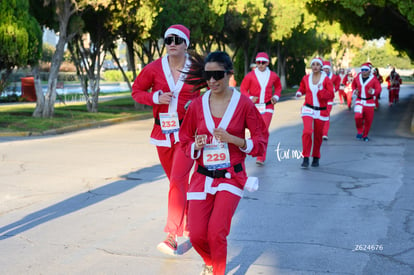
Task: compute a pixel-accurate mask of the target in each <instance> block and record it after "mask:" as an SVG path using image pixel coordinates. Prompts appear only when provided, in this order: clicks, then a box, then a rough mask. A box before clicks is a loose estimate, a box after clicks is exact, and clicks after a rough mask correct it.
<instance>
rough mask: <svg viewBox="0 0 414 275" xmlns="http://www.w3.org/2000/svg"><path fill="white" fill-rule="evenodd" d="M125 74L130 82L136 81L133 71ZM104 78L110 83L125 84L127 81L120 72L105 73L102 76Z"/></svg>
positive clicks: (110, 71) (109, 71)
mask: <svg viewBox="0 0 414 275" xmlns="http://www.w3.org/2000/svg"><path fill="white" fill-rule="evenodd" d="M125 74H126V75H127V77H128V79H129V80H130V81H134V79H133V74H132V72H131V71H128V72H125ZM102 78H103V79H104V80H105V81H109V82H124V81H125V80H124V77H123V75H122V73H121V71H120V70H108V71H105V72H104V73H103V75H102Z"/></svg>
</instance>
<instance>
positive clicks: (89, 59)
mask: <svg viewBox="0 0 414 275" xmlns="http://www.w3.org/2000/svg"><path fill="white" fill-rule="evenodd" d="M75 18H77V19H78V21H79V24H77V25H78V29H80V30H81V31H80V32H79V33H78V34H77V35H75V37H74V38H73V39H72V40H71V41H70V42H69V44H68V45H69V50H70V52H71V54H72V60H73V61H74V63H75V66H76V71H77V74H78V77H79V80H80V83H81V87H82V92H83V95H84V96H85V99H86V108H87V110H88V111H89V112H98V99H99V92H100V87H99V83H100V78H101V77H100V75H101V68H102V65H103V62H104V60H105V53H106V50H108V48H110V47H111V46H112V44H113V39H114V37H112V36H111V33H110V32H109V29H108V27H109V26H110V25H111V22H110V19H111V17H110V14H109V10H108V9H107V8H106V6H104V5H102V4H101V5H97V6H87V7H86V8H85V9H84V11H83V12H82V15H81V16H80V17H75ZM75 18H74V19H75ZM73 21H75V20H73ZM72 24H74V22H72Z"/></svg>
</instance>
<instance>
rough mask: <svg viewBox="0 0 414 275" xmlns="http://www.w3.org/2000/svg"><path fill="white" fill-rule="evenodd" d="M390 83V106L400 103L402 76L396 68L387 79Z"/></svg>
mask: <svg viewBox="0 0 414 275" xmlns="http://www.w3.org/2000/svg"><path fill="white" fill-rule="evenodd" d="M385 81H387V83H388V99H389V106H392V104H395V103H398V100H399V98H400V85H401V84H402V80H401V77H400V75H399V74H398V73H397V72H396V71H395V68H392V71H391V73H390V75H389V76H387V78H386V79H385Z"/></svg>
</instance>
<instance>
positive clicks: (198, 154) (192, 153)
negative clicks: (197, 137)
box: [191, 142, 201, 159]
mask: <svg viewBox="0 0 414 275" xmlns="http://www.w3.org/2000/svg"><path fill="white" fill-rule="evenodd" d="M196 153H197V155H196ZM200 155H201V150H196V149H195V142H193V143H192V144H191V158H192V159H198V158H199V157H200Z"/></svg>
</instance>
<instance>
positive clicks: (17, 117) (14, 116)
mask: <svg viewBox="0 0 414 275" xmlns="http://www.w3.org/2000/svg"><path fill="white" fill-rule="evenodd" d="M292 92H296V89H286V90H283V91H282V94H283V95H285V94H289V93H292ZM130 94H131V93H130V92H123V93H107V94H101V96H103V95H105V96H111V95H112V96H113V95H116V96H120V97H118V98H115V99H111V100H108V101H103V102H100V103H99V105H98V112H97V113H89V112H88V111H87V110H86V105H85V103H82V102H81V103H79V102H78V103H69V102H68V103H66V104H63V103H61V102H60V101H59V100H56V104H55V114H54V117H53V118H49V119H43V118H34V117H32V115H33V111H34V109H35V106H36V105H35V103H21V104H20V103H19V104H12V105H4V106H2V105H1V104H0V133H11V134H12V133H17V132H39V133H40V132H44V131H48V130H54V129H59V128H63V127H68V126H73V125H81V124H85V123H94V122H99V121H103V120H107V119H115V118H127V117H131V116H134V115H138V114H150V113H151V109H150V108H149V107H146V109H145V110H143V111H142V110H136V109H135V104H134V101H133V99H132V98H131V96H130Z"/></svg>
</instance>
